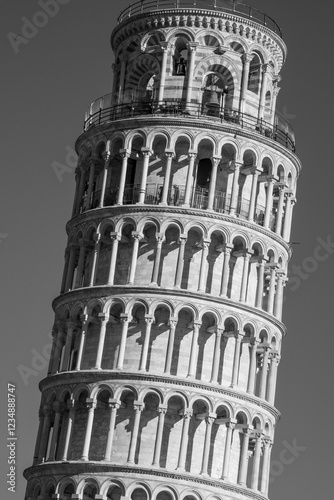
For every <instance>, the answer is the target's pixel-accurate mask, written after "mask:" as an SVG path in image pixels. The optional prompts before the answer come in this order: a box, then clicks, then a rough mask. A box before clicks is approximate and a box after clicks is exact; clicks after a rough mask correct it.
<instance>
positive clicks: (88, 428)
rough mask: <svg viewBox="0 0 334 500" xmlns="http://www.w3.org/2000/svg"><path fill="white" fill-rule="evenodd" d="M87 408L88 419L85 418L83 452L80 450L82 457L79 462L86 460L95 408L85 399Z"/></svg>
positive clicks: (94, 403) (90, 401)
mask: <svg viewBox="0 0 334 500" xmlns="http://www.w3.org/2000/svg"><path fill="white" fill-rule="evenodd" d="M87 406H88V408H89V409H88V418H87V425H86V433H85V439H84V445H83V450H82V456H81V460H88V454H89V446H90V440H91V437H92V429H93V421H94V411H95V408H96V402H95V401H93V400H91V399H87Z"/></svg>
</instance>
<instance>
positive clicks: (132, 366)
mask: <svg viewBox="0 0 334 500" xmlns="http://www.w3.org/2000/svg"><path fill="white" fill-rule="evenodd" d="M145 312H146V311H145V308H144V306H143V305H142V304H135V305H134V307H133V310H132V317H131V319H130V322H129V326H128V334H127V339H126V347H125V355H124V370H127V369H128V370H138V369H139V367H140V361H141V357H142V351H143V346H144V341H145V333H146V328H147V323H146V321H145Z"/></svg>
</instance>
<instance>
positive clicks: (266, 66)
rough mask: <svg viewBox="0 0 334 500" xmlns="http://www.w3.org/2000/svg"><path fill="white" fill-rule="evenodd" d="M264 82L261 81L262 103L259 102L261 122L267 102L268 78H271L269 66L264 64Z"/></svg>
mask: <svg viewBox="0 0 334 500" xmlns="http://www.w3.org/2000/svg"><path fill="white" fill-rule="evenodd" d="M261 70H262V81H261V90H260V102H259V113H258V119H259V120H261V119H262V118H263V116H264V108H265V100H266V93H267V85H268V76H269V71H268V70H269V64H262V68H261Z"/></svg>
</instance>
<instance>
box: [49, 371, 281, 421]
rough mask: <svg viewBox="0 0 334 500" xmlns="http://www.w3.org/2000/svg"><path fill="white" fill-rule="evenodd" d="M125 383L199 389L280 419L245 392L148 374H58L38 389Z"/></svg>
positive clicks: (92, 372) (94, 372)
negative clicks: (108, 381) (71, 385)
mask: <svg viewBox="0 0 334 500" xmlns="http://www.w3.org/2000/svg"><path fill="white" fill-rule="evenodd" d="M106 380H112V381H122V382H123V381H124V380H125V381H126V382H127V383H128V384H129V383H131V381H138V382H151V383H155V384H157V387H158V388H159V387H160V388H161V384H166V385H169V386H172V387H177V388H178V389H180V388H181V387H183V388H184V389H197V390H198V389H199V390H201V391H206V392H208V393H211V394H219V395H220V396H227V397H229V398H234V399H237V400H239V401H245V402H247V403H251V404H253V405H255V406H257V407H259V408H262V409H263V410H265V411H267V412H268V413H270V414H271V415H272V416H273V417H274V418H275V420H276V422H278V420H279V419H280V417H281V414H280V412H279V411H278V410H277V409H276V408H275V407H274V406H272V405H270V404H269V403H267V402H266V401H264V400H262V399H260V398H258V397H256V396H250V395H249V394H246V393H245V392H241V391H240V392H239V391H237V390H235V389H228V388H223V387H218V386H215V385H208V384H203V383H201V382H199V381H188V380H182V379H178V378H174V377H173V378H172V377H170V378H169V377H165V376H162V375H150V374H149V373H147V374H145V375H143V374H140V373H133V372H120V371H111V370H96V371H94V370H87V371H84V370H82V371H81V370H80V371H77V372H76V371H72V372H68V373H58V374H56V375H52V376H48V377H46V378H45V379H43V380H41V382H40V383H39V389H40V391H41V392H43V391H45V390H47V389H49V388H53V387H55V386H59V385H60V384H64V385H69V384H76V385H77V384H80V383H86V384H87V383H89V384H91V383H96V382H99V381H104V382H105V381H106ZM202 393H203V392H202Z"/></svg>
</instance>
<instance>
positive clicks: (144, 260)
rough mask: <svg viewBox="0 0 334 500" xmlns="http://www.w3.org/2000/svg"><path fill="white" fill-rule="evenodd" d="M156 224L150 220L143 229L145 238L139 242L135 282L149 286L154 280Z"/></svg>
mask: <svg viewBox="0 0 334 500" xmlns="http://www.w3.org/2000/svg"><path fill="white" fill-rule="evenodd" d="M156 232H157V229H156V226H155V224H153V223H150V222H148V223H147V224H146V225H145V227H144V229H143V236H144V237H143V238H142V239H141V241H140V243H139V250H138V256H137V264H136V274H135V280H134V284H135V285H138V286H140V285H141V286H147V285H149V284H150V283H151V281H152V275H153V268H154V260H155V255H156V248H157V239H156Z"/></svg>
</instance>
